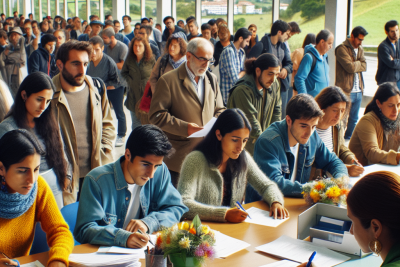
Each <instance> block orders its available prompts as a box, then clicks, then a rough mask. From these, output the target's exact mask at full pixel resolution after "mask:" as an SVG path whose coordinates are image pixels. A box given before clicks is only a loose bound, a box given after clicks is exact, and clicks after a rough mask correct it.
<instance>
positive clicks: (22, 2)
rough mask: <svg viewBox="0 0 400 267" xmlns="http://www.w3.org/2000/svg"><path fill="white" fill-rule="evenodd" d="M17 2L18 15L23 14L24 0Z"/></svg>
mask: <svg viewBox="0 0 400 267" xmlns="http://www.w3.org/2000/svg"><path fill="white" fill-rule="evenodd" d="M18 1H19V10H18V14H22V13H24V0H18Z"/></svg>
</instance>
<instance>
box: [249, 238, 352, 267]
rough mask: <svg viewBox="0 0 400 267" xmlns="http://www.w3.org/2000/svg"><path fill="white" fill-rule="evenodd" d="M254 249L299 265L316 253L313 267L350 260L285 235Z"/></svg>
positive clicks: (324, 266) (327, 265) (332, 264)
mask: <svg viewBox="0 0 400 267" xmlns="http://www.w3.org/2000/svg"><path fill="white" fill-rule="evenodd" d="M256 249H258V250H260V251H262V252H265V253H268V254H272V255H275V256H277V257H280V258H283V259H287V260H292V261H296V262H299V263H303V262H307V261H308V259H309V257H310V255H311V254H312V253H313V252H314V251H316V252H317V254H316V255H315V258H314V260H313V266H314V267H330V266H335V265H337V264H340V263H342V262H345V261H347V260H349V259H350V257H347V256H344V255H342V254H340V253H337V252H334V251H333V250H330V249H327V248H325V247H321V246H316V245H314V244H312V243H310V242H307V241H304V240H299V239H294V238H291V237H288V236H285V235H283V236H281V237H279V238H278V239H276V240H275V241H272V242H270V243H267V244H265V245H262V246H259V247H256Z"/></svg>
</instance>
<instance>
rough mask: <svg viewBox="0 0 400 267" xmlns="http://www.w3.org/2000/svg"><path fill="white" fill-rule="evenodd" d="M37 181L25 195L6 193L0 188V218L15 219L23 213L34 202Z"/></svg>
mask: <svg viewBox="0 0 400 267" xmlns="http://www.w3.org/2000/svg"><path fill="white" fill-rule="evenodd" d="M37 188H38V185H37V182H36V183H35V184H34V185H33V187H32V189H31V191H30V192H29V193H28V194H27V195H21V194H19V193H14V194H10V193H6V192H3V191H2V190H0V218H4V219H15V218H17V217H19V216H21V215H22V214H24V213H25V212H26V211H27V210H28V209H29V208H30V207H31V206H32V205H33V202H35V199H36V195H37V191H38V190H37Z"/></svg>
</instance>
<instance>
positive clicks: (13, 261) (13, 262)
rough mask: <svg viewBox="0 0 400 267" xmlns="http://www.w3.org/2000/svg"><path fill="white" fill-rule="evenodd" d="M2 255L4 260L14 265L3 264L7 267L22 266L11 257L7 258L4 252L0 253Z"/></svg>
mask: <svg viewBox="0 0 400 267" xmlns="http://www.w3.org/2000/svg"><path fill="white" fill-rule="evenodd" d="M0 253H1V255H2V256H3V257H4V258H6V259H8V260H10V261H11V263H12V264H10V263H7V262H3V263H4V264H5V265H7V266H20V265H19V262H18V261H16V260H12V259H10V257H8V256H7V255H6V254H4V253H3V252H0Z"/></svg>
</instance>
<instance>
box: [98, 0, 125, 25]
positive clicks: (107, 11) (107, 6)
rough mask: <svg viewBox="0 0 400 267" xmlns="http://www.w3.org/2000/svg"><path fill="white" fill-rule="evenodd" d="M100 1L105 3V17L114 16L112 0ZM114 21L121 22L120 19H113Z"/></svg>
mask: <svg viewBox="0 0 400 267" xmlns="http://www.w3.org/2000/svg"><path fill="white" fill-rule="evenodd" d="M100 1H103V7H104V16H107V15H112V8H113V6H112V0H100ZM113 19H114V20H115V19H118V20H120V18H113Z"/></svg>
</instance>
